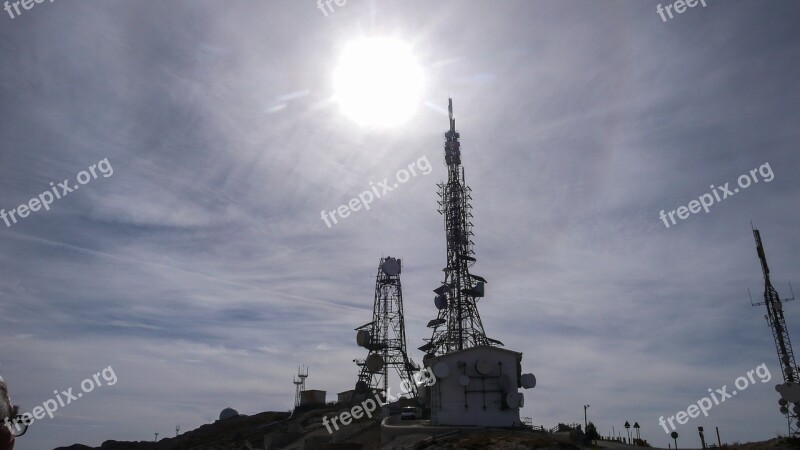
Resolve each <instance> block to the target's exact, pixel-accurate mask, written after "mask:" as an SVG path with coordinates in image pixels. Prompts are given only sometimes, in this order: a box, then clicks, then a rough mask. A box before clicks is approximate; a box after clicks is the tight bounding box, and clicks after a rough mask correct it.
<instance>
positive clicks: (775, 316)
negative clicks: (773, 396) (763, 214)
mask: <svg viewBox="0 0 800 450" xmlns="http://www.w3.org/2000/svg"><path fill="white" fill-rule="evenodd" d="M753 236H754V237H755V240H756V252H757V253H758V258H759V259H760V260H761V271H762V272H763V273H764V301H763V302H761V303H755V304H754V305H758V306H760V305H765V306H766V307H767V315H766V316H765V317H766V319H767V321H768V322H769V325H770V327H771V328H772V337H773V338H774V339H775V347H776V348H777V349H778V361H779V362H780V366H781V373H783V381H784V382H785V383H786V385H787V386H791V385H790V384H788V383H792V384H794V383H798V382H800V370H798V368H797V364H796V363H795V360H794V352H793V351H792V342H791V341H790V340H789V330H787V329H786V319H784V317H783V303H784V302H787V301H791V300H794V295H792V297H790V298H786V299H783V300H781V298H780V296H779V295H778V291H776V290H775V288H774V287H773V286H772V282H771V281H770V277H769V266H768V265H767V256H766V254H765V253H764V246H763V244H762V243H761V233H759V231H758V230H757V229H755V228H754V229H753ZM790 286H791V285H790ZM779 403H780V406H781V408H780V410H781V413H783V414H784V415H786V420H787V422H788V425H789V434H790V435H791V436H794V437H800V422H799V421H798V419H799V418H800V403H794V405H793V406H792V405H790V404H789V403H788V402H787V401H786V400H785V399H783V398H781V400H780V402H779Z"/></svg>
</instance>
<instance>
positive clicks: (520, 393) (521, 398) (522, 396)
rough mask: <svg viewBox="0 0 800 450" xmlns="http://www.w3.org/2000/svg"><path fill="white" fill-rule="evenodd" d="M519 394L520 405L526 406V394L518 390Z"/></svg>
mask: <svg viewBox="0 0 800 450" xmlns="http://www.w3.org/2000/svg"><path fill="white" fill-rule="evenodd" d="M517 395H518V396H519V407H520V408H522V407H523V406H525V394H523V393H522V392H517Z"/></svg>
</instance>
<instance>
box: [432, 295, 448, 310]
mask: <svg viewBox="0 0 800 450" xmlns="http://www.w3.org/2000/svg"><path fill="white" fill-rule="evenodd" d="M433 304H434V305H436V309H438V310H439V311H441V310H443V309H446V308H447V297H445V296H444V295H437V296H436V298H435V299H433Z"/></svg>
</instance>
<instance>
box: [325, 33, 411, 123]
mask: <svg viewBox="0 0 800 450" xmlns="http://www.w3.org/2000/svg"><path fill="white" fill-rule="evenodd" d="M333 84H334V90H335V94H334V100H335V101H336V102H337V103H338V104H339V106H340V108H341V110H342V112H343V113H344V114H345V115H347V116H348V117H350V118H351V119H353V120H354V121H355V122H357V123H359V124H361V125H365V126H375V127H391V126H395V125H399V124H401V123H403V122H405V121H406V120H408V119H409V118H410V117H411V116H412V115H413V114H414V112H415V111H416V109H417V105H418V104H419V102H420V96H421V91H422V69H421V68H420V66H419V64H417V61H416V59H415V58H414V55H413V54H412V53H411V47H409V46H408V45H407V44H405V43H403V42H401V41H399V40H397V39H391V38H369V39H363V40H360V41H357V42H353V43H351V44H350V45H348V46H347V47H346V48H345V50H344V52H342V56H341V58H340V59H339V65H338V66H337V67H336V70H335V71H334V74H333Z"/></svg>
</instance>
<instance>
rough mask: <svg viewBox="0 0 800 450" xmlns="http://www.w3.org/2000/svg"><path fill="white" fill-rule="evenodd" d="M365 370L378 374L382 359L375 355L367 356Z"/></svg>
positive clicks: (381, 367)
mask: <svg viewBox="0 0 800 450" xmlns="http://www.w3.org/2000/svg"><path fill="white" fill-rule="evenodd" d="M366 364H367V369H368V370H369V371H370V372H380V371H381V369H383V357H382V356H381V355H379V354H377V353H373V354H371V355H369V356H367V361H366Z"/></svg>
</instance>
